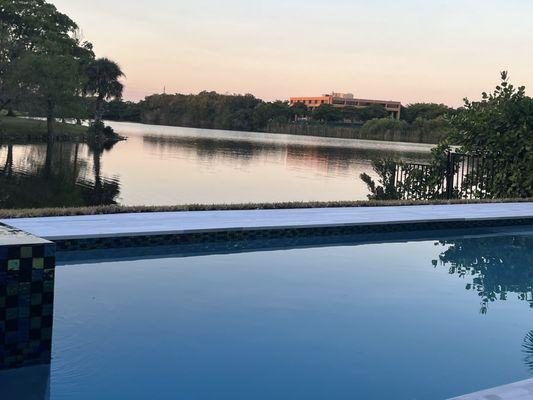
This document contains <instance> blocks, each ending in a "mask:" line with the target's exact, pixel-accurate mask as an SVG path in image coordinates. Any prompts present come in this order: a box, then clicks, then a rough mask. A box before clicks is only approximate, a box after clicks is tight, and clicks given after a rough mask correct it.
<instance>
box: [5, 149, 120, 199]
mask: <svg viewBox="0 0 533 400" xmlns="http://www.w3.org/2000/svg"><path fill="white" fill-rule="evenodd" d="M3 147H4V148H3V149H2V147H0V155H1V154H3V153H5V158H4V160H3V162H2V161H0V187H1V188H2V190H1V191H0V208H30V207H63V206H65V207H69V206H88V205H101V204H114V203H115V199H116V197H117V196H118V194H119V192H120V186H119V182H118V180H116V179H115V180H107V179H103V178H102V177H101V173H100V169H101V167H100V165H101V157H102V153H103V152H104V151H105V150H106V149H104V148H101V147H99V146H90V145H89V146H88V145H80V144H74V143H61V142H58V143H47V144H35V145H25V146H16V145H15V146H14V145H4V146H3ZM17 147H18V149H17ZM14 149H16V150H18V153H22V154H20V156H19V157H15V156H14V153H15V152H16V151H15V150H14ZM82 149H83V150H85V151H86V152H87V153H88V155H89V156H92V161H93V162H92V164H93V171H92V172H91V171H90V170H89V164H88V156H84V155H82V154H80V152H81V151H82ZM1 150H4V151H1Z"/></svg>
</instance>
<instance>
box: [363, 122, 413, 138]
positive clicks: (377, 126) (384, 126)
mask: <svg viewBox="0 0 533 400" xmlns="http://www.w3.org/2000/svg"><path fill="white" fill-rule="evenodd" d="M408 127H409V126H408V125H407V123H406V122H405V121H398V120H396V119H392V118H381V119H373V120H370V121H367V122H366V123H365V124H364V125H363V127H362V128H361V133H363V134H364V135H369V136H370V135H373V134H375V133H377V132H386V133H388V134H390V136H391V137H393V136H399V137H401V136H402V135H404V134H405V133H406V132H407V129H408Z"/></svg>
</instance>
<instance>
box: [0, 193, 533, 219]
mask: <svg viewBox="0 0 533 400" xmlns="http://www.w3.org/2000/svg"><path fill="white" fill-rule="evenodd" d="M531 201H533V198H518V199H474V200H464V199H455V200H429V201H428V200H359V201H328V202H322V201H308V202H282V203H243V204H182V205H175V206H121V205H116V204H112V205H102V206H90V207H55V208H31V209H30V208H28V209H0V218H2V219H9V218H37V217H58V216H76V215H104V214H124V213H150V212H185V211H229V210H273V209H297V208H339V207H388V206H415V205H420V206H422V205H439V204H440V205H444V204H488V203H524V202H531Z"/></svg>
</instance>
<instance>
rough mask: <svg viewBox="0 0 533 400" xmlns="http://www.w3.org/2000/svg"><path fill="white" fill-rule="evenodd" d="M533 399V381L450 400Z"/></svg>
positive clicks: (529, 380)
mask: <svg viewBox="0 0 533 400" xmlns="http://www.w3.org/2000/svg"><path fill="white" fill-rule="evenodd" d="M531 399H533V379H528V380H526V381H521V382H516V383H512V384H510V385H505V386H500V387H497V388H494V389H489V390H484V391H482V392H477V393H472V394H468V395H465V396H459V397H454V398H453V399H450V400H531Z"/></svg>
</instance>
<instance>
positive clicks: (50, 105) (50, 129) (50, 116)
mask: <svg viewBox="0 0 533 400" xmlns="http://www.w3.org/2000/svg"><path fill="white" fill-rule="evenodd" d="M54 109H55V107H54V102H53V101H51V100H48V101H47V103H46V129H47V133H48V141H51V140H53V139H54V125H55V118H54Z"/></svg>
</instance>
